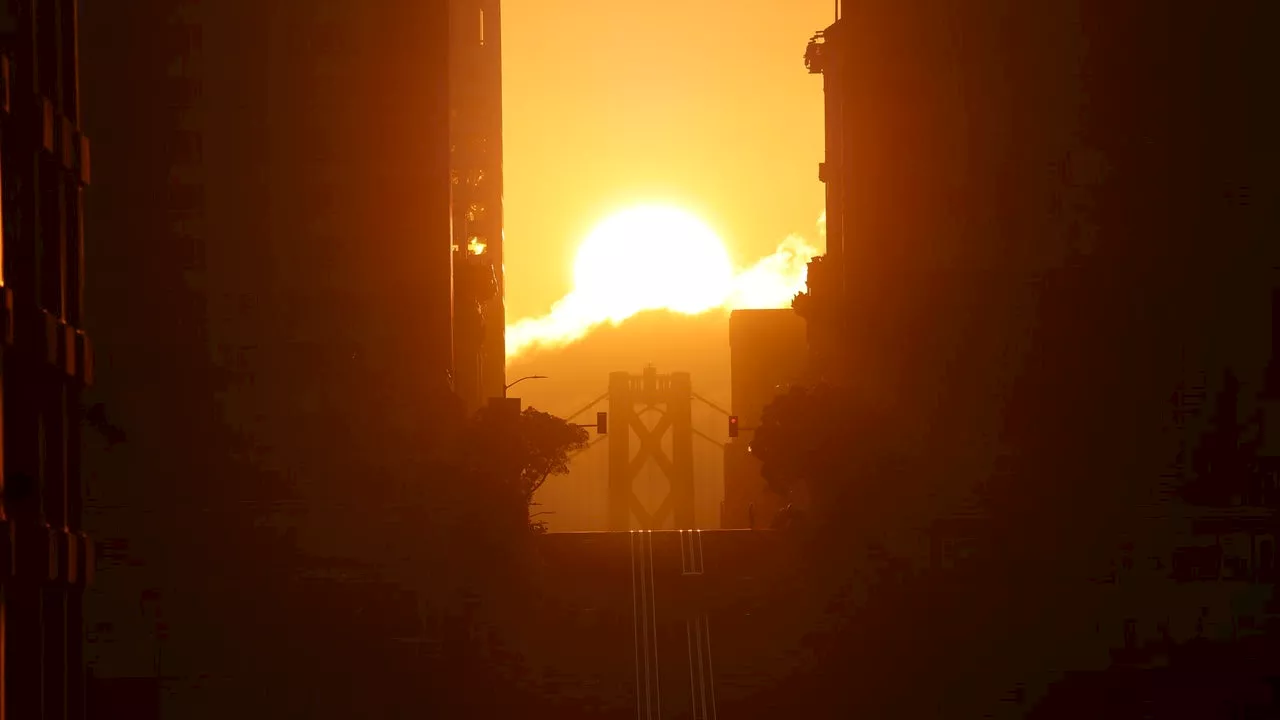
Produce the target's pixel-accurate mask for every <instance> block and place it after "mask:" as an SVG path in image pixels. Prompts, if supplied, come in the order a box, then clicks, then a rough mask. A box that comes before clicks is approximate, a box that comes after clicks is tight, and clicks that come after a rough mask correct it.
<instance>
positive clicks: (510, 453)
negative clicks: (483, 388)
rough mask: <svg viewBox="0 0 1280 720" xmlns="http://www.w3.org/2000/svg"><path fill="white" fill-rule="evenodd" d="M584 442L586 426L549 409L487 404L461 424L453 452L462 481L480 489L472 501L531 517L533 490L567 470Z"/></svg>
mask: <svg viewBox="0 0 1280 720" xmlns="http://www.w3.org/2000/svg"><path fill="white" fill-rule="evenodd" d="M586 444H587V431H586V430H584V429H583V428H580V427H577V426H575V425H573V424H571V423H569V422H567V421H566V420H564V419H563V418H559V417H556V416H555V415H551V414H550V413H545V412H542V411H540V410H536V409H534V408H526V409H525V410H524V411H523V412H521V413H520V414H519V415H516V414H509V413H504V412H503V410H502V409H500V408H495V407H485V408H482V409H481V410H480V411H479V412H477V413H476V414H475V415H473V416H472V417H471V418H470V420H468V421H467V422H466V423H465V424H464V425H463V427H462V431H461V436H460V437H459V439H458V442H457V443H456V445H455V447H454V449H453V452H454V454H455V458H454V462H455V465H456V467H457V468H458V470H460V471H461V473H462V476H461V477H460V478H459V480H460V481H462V482H464V483H466V484H467V485H468V486H469V487H470V488H471V489H473V490H479V491H480V492H479V493H478V494H474V497H473V498H472V499H473V500H477V501H479V502H481V503H483V504H488V505H490V506H491V507H492V508H493V509H494V510H495V511H496V510H498V509H499V508H503V509H505V510H507V511H509V512H512V513H522V514H523V517H525V518H526V519H527V517H528V515H527V512H528V507H529V505H530V503H532V501H533V496H534V494H535V493H537V491H538V489H539V488H541V487H542V486H543V484H545V483H546V482H547V480H548V479H549V478H551V477H552V476H554V475H563V474H566V473H568V472H569V457H570V456H571V455H572V454H573V453H574V452H575V451H577V450H579V449H581V448H584V447H586Z"/></svg>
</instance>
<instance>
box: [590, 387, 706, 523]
mask: <svg viewBox="0 0 1280 720" xmlns="http://www.w3.org/2000/svg"><path fill="white" fill-rule="evenodd" d="M692 400H693V383H692V381H691V380H690V377H689V373H687V372H677V373H671V374H670V375H659V374H658V372H657V370H655V369H654V368H653V367H652V366H650V367H647V368H645V370H644V372H643V373H642V374H640V375H632V374H630V373H627V372H615V373H611V374H610V375H609V414H610V415H611V416H612V425H613V431H612V432H610V433H609V436H608V437H609V529H610V530H631V529H633V528H632V518H634V519H635V521H636V522H637V523H638V525H639V529H643V530H655V529H658V528H659V527H661V526H663V525H665V524H666V521H667V518H668V517H672V518H673V524H674V526H675V528H676V529H691V528H693V527H694V506H693V410H692ZM650 412H657V413H660V417H659V418H658V421H657V423H655V424H654V426H653V427H652V428H649V427H648V426H646V425H645V423H644V419H643V416H644V415H646V414H649V413H650ZM632 431H634V432H635V435H636V437H637V438H639V448H637V451H636V453H635V454H634V455H632V453H631V432H632ZM667 433H670V434H671V456H670V457H668V456H667V454H666V452H665V451H664V450H663V447H662V440H663V437H664V436H665V435H666V434H667ZM650 461H652V462H654V463H655V464H656V465H657V466H658V468H659V469H660V470H661V471H662V474H663V475H664V476H665V477H666V479H667V482H668V486H667V487H668V490H667V494H666V496H665V497H664V498H663V500H662V503H661V504H660V505H659V506H658V508H657V510H653V511H650V509H649V508H646V507H645V506H644V504H643V503H642V502H640V499H639V498H638V497H636V494H635V488H634V481H635V478H636V476H637V475H638V474H639V473H640V471H641V470H643V469H644V468H645V466H646V465H647V464H648V463H649V462H650Z"/></svg>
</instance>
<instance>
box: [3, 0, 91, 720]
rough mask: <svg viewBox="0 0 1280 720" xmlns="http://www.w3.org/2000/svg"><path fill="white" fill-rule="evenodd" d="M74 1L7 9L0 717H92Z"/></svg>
mask: <svg viewBox="0 0 1280 720" xmlns="http://www.w3.org/2000/svg"><path fill="white" fill-rule="evenodd" d="M77 7H78V5H77V4H76V3H67V2H55V1H54V0H38V1H37V2H23V3H5V4H4V5H3V6H0V165H2V166H3V178H2V179H0V185H3V198H2V200H0V205H2V207H0V215H2V217H3V231H2V238H0V247H2V249H3V274H2V276H0V285H2V287H0V362H2V363H3V370H2V371H3V393H2V395H0V397H2V398H3V428H4V435H3V440H2V442H3V453H0V454H2V455H3V478H2V479H0V488H3V490H4V503H3V509H2V511H0V537H3V538H4V541H5V542H4V543H3V549H2V551H0V617H2V620H0V622H2V624H0V652H3V658H2V659H0V662H2V668H3V669H2V672H3V678H2V679H0V715H3V716H5V717H9V718H15V719H16V718H24V719H25V718H32V719H35V720H38V719H41V718H77V719H80V718H83V717H84V716H85V711H86V699H85V670H84V668H85V664H84V598H85V585H86V583H87V581H88V579H89V576H90V570H91V565H92V553H91V544H90V542H89V539H88V537H87V536H86V535H85V533H84V532H83V529H82V525H81V522H82V519H83V506H84V500H83V498H84V485H83V483H82V477H83V476H82V469H83V468H82V455H81V447H80V435H81V423H82V419H83V418H84V416H85V414H84V412H83V410H82V408H83V397H84V389H85V387H87V386H88V385H89V383H90V382H91V380H92V378H93V372H94V368H93V353H92V352H91V349H90V344H89V340H88V337H87V336H86V334H85V329H84V328H85V318H84V306H85V303H84V282H85V274H84V247H85V244H84V222H83V219H84V218H83V197H84V188H85V186H86V185H87V184H88V182H89V174H90V173H89V170H90V163H89V142H88V140H87V138H86V136H85V133H84V131H83V127H82V125H81V103H80V66H79V62H78V44H79V38H78V36H77Z"/></svg>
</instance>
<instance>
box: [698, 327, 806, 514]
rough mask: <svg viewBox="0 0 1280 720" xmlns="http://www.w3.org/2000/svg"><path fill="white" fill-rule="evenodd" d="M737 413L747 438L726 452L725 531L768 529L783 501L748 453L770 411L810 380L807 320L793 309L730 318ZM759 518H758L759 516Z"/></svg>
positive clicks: (736, 441) (743, 436) (742, 436)
mask: <svg viewBox="0 0 1280 720" xmlns="http://www.w3.org/2000/svg"><path fill="white" fill-rule="evenodd" d="M729 352H730V373H731V376H732V394H733V399H732V405H733V408H732V411H733V413H734V414H735V415H737V416H738V422H739V425H740V427H741V428H742V430H741V431H740V432H741V434H740V435H739V436H738V437H737V438H734V439H730V440H729V442H728V444H726V445H725V449H724V512H723V517H722V518H721V524H720V526H721V527H723V528H746V527H751V526H752V520H753V519H754V526H755V527H757V528H767V527H770V526H771V525H772V523H773V517H774V515H775V514H776V513H777V511H778V509H779V505H780V503H781V501H782V498H780V497H778V496H777V495H776V494H774V493H772V492H770V491H769V490H768V488H767V487H766V486H765V481H764V478H763V477H761V475H760V463H759V462H758V461H757V460H756V459H755V458H753V457H751V455H750V454H749V453H748V451H747V447H748V446H749V445H750V443H751V436H752V432H753V430H754V428H756V427H757V426H758V425H759V424H760V418H761V416H762V414H763V413H764V408H765V406H766V405H768V404H769V402H770V401H772V400H773V398H774V397H775V396H776V395H777V394H778V393H779V392H783V391H785V390H786V387H787V386H788V385H790V384H792V383H796V382H800V381H802V380H803V379H804V374H805V367H806V365H807V361H808V358H807V356H806V353H805V324H804V321H803V320H802V319H801V318H800V317H799V316H797V315H796V313H795V312H794V311H792V310H790V309H785V310H735V311H733V313H731V314H730V315H729ZM753 516H754V517H753Z"/></svg>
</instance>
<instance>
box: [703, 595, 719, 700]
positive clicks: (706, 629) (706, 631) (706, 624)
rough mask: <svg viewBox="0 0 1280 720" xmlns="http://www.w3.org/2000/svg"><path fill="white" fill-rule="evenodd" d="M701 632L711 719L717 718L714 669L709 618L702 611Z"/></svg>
mask: <svg viewBox="0 0 1280 720" xmlns="http://www.w3.org/2000/svg"><path fill="white" fill-rule="evenodd" d="M702 622H703V627H702V632H703V634H705V635H706V636H707V676H708V678H709V679H710V680H711V682H710V683H709V685H710V687H711V720H717V717H718V716H717V714H716V671H715V663H713V662H712V661H711V619H710V618H709V617H707V616H706V614H705V613H704V614H703V616H702Z"/></svg>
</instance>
